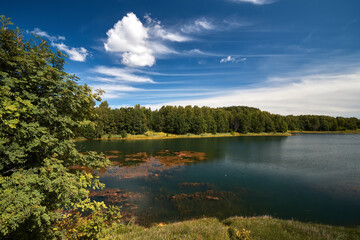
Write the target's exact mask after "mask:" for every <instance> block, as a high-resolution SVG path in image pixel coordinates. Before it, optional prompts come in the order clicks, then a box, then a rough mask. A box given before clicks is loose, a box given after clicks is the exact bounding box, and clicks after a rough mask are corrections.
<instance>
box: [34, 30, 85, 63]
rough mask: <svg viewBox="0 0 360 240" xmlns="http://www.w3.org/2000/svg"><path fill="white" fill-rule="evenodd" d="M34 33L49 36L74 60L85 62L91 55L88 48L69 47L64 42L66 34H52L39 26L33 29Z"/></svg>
mask: <svg viewBox="0 0 360 240" xmlns="http://www.w3.org/2000/svg"><path fill="white" fill-rule="evenodd" d="M32 33H34V34H35V35H38V36H40V37H44V38H47V39H48V40H49V41H50V43H51V45H52V46H53V47H56V48H57V49H59V50H60V51H63V52H65V53H66V54H67V55H68V56H69V58H70V59H71V60H73V61H77V62H85V60H86V57H87V56H88V55H89V52H88V50H86V49H85V48H83V47H79V48H74V47H68V46H67V45H66V44H65V43H63V42H62V41H65V37H64V36H52V35H50V34H48V33H47V32H45V31H42V30H41V29H39V28H35V29H34V30H33V31H32Z"/></svg>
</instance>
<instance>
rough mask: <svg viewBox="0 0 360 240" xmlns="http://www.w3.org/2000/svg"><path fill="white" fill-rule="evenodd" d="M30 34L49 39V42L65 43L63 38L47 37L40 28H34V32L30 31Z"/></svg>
mask: <svg viewBox="0 0 360 240" xmlns="http://www.w3.org/2000/svg"><path fill="white" fill-rule="evenodd" d="M32 33H34V34H35V35H38V36H40V37H44V38H47V39H49V40H50V41H51V42H55V41H65V37H64V36H51V35H49V34H48V33H47V32H45V31H42V30H41V29H40V28H34V30H33V31H32Z"/></svg>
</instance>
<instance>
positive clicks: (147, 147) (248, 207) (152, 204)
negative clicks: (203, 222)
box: [76, 134, 360, 226]
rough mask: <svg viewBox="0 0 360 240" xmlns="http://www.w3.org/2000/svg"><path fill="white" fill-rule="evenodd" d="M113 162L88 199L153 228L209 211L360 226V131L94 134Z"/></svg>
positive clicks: (84, 145) (94, 144)
mask: <svg viewBox="0 0 360 240" xmlns="http://www.w3.org/2000/svg"><path fill="white" fill-rule="evenodd" d="M76 145H77V148H78V150H79V151H89V150H92V151H98V152H104V153H105V154H106V156H107V158H109V159H110V160H112V161H113V163H114V165H113V166H111V167H108V168H107V169H102V170H100V171H98V172H97V173H98V174H99V175H100V180H101V181H102V182H103V183H105V184H106V188H105V189H103V190H100V191H93V192H91V197H92V198H93V199H96V200H101V201H105V202H106V203H107V204H113V205H114V204H118V205H122V206H123V208H122V209H123V215H124V217H125V218H126V219H127V220H130V219H132V220H134V219H135V221H136V222H138V223H139V224H142V225H145V226H148V225H150V224H152V223H159V222H173V221H179V220H185V219H191V218H198V217H204V216H210V217H218V218H220V219H224V218H227V217H230V216H236V215H237V216H259V215H270V216H273V217H276V218H281V219H295V220H299V221H305V222H317V223H326V224H336V225H346V226H353V225H360V135H340V134H297V135H295V136H289V137H278V136H276V137H270V136H265V137H258V136H257V137H220V138H184V139H167V140H133V141H132V140H89V141H78V142H76Z"/></svg>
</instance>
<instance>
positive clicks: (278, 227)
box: [224, 217, 360, 240]
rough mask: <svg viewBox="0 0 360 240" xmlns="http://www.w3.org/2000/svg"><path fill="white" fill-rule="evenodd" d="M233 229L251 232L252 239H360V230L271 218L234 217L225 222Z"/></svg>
mask: <svg viewBox="0 0 360 240" xmlns="http://www.w3.org/2000/svg"><path fill="white" fill-rule="evenodd" d="M224 224H225V225H227V226H229V227H230V228H233V229H238V230H242V229H246V230H249V231H250V236H251V239H253V240H257V239H259V240H260V239H269V240H278V239H295V240H311V239H314V240H315V239H326V240H328V239H329V240H330V239H334V240H335V239H336V240H345V239H349V240H350V239H351V240H353V239H354V240H356V239H360V228H359V227H358V228H346V227H339V226H329V225H322V224H313V223H302V222H298V221H293V220H280V219H274V218H270V217H253V218H242V217H234V218H229V219H227V220H225V221H224Z"/></svg>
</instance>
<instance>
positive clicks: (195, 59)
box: [0, 0, 360, 117]
mask: <svg viewBox="0 0 360 240" xmlns="http://www.w3.org/2000/svg"><path fill="white" fill-rule="evenodd" d="M0 14H4V15H6V16H7V17H10V18H12V21H13V22H14V23H15V25H16V26H19V27H20V28H21V29H24V30H25V33H24V34H25V36H30V35H31V32H33V33H35V34H38V35H40V36H42V37H43V38H44V39H46V40H47V41H49V43H50V44H51V45H52V47H53V48H54V49H55V48H57V49H60V50H61V51H63V52H64V53H66V54H67V55H68V58H67V62H68V63H69V64H68V65H67V66H66V70H67V71H68V72H70V73H75V74H76V75H77V76H79V77H80V78H81V83H87V84H88V85H90V86H92V87H93V88H94V89H96V88H101V89H103V90H105V91H106V93H105V95H104V100H107V101H108V102H109V104H110V106H112V107H120V106H133V105H135V104H141V105H144V106H149V107H152V108H159V107H160V106H162V105H199V106H211V107H221V106H232V105H242V106H252V107H257V108H260V109H261V110H265V111H270V112H272V113H279V114H295V115H298V114H326V115H332V116H355V117H360V44H359V43H360V1H358V0H332V1H329V0H326V1H325V0H273V1H272V0H207V1H204V0H202V1H200V0H191V1H190V0H182V1H165V0H162V1H161V0H153V1H149V0H131V1H129V0H127V1H126V0H111V1H82V0H76V1H74V0H73V1H4V2H3V3H2V4H1V12H0Z"/></svg>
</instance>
